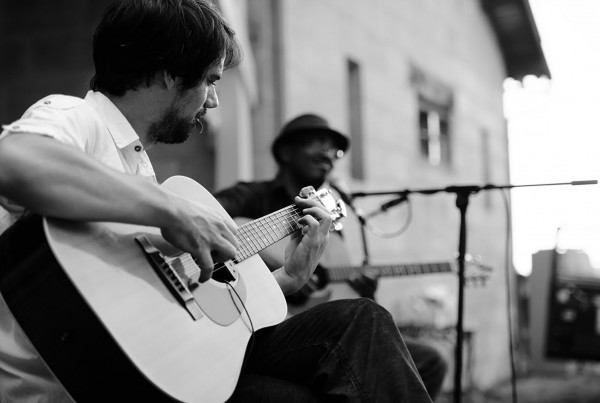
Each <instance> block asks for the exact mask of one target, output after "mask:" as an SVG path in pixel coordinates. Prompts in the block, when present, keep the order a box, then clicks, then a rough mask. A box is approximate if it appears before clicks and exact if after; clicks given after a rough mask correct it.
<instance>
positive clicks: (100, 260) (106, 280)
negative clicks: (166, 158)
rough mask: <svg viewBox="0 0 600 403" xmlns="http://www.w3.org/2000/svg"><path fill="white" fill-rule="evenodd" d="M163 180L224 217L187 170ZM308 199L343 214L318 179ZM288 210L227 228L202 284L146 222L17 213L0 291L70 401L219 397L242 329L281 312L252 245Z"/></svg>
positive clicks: (287, 218) (281, 225) (261, 242)
mask: <svg viewBox="0 0 600 403" xmlns="http://www.w3.org/2000/svg"><path fill="white" fill-rule="evenodd" d="M163 186H165V187H166V188H168V189H170V190H171V191H173V192H175V193H177V194H179V195H181V196H184V197H186V198H188V199H190V200H196V201H198V202H200V203H203V204H205V205H208V206H209V207H212V208H213V209H214V210H215V211H217V212H219V213H220V214H221V215H222V216H223V217H225V218H226V219H228V220H231V218H230V217H229V216H228V215H227V213H226V212H225V210H224V209H223V208H222V207H221V206H220V205H219V203H218V202H217V201H216V200H215V199H214V198H213V197H212V195H211V194H210V193H209V192H208V191H207V190H205V189H204V188H203V187H202V186H201V185H199V184H198V183H196V182H195V181H193V180H191V179H189V178H185V177H172V178H170V179H168V180H167V181H166V182H165V183H164V184H163ZM311 198H314V199H317V200H319V201H320V202H321V203H322V204H323V206H324V208H325V209H326V210H328V211H329V212H330V213H331V214H332V217H333V218H334V219H338V218H340V217H341V216H343V215H344V214H345V210H344V208H343V205H340V203H339V202H336V201H335V200H334V199H333V196H332V195H331V193H330V192H329V191H328V190H321V191H319V192H315V194H314V195H312V196H311ZM300 216H301V212H300V210H299V209H298V208H297V207H296V206H294V205H291V206H288V207H286V208H284V209H281V210H279V211H276V212H274V213H272V214H269V215H267V216H265V217H262V218H259V219H257V220H254V221H252V222H249V223H247V224H245V225H243V226H241V227H239V228H238V231H237V235H236V236H237V239H238V241H239V245H240V248H239V250H238V252H237V254H236V256H235V258H234V259H232V260H230V261H228V262H221V263H217V264H216V265H215V268H214V270H215V271H214V275H213V277H212V279H210V280H209V281H207V282H205V283H199V282H198V277H199V273H200V269H199V268H198V266H197V265H196V263H195V262H194V260H193V259H192V258H191V256H190V255H189V254H187V253H183V252H181V251H179V250H177V249H175V248H174V247H173V246H172V245H170V244H169V243H167V242H166V241H165V240H164V239H163V238H162V237H161V236H160V231H159V229H158V228H154V227H145V226H139V225H130V224H120V223H107V222H94V223H92V222H73V221H66V220H59V219H51V218H44V217H40V216H29V217H27V218H25V219H22V220H20V221H18V222H17V223H16V224H14V225H13V226H12V227H11V228H9V229H8V230H7V231H5V233H4V234H3V235H2V237H0V291H1V292H2V296H3V297H4V299H5V301H6V303H7V304H8V306H9V308H10V309H11V312H12V313H13V315H14V316H15V318H16V319H17V321H18V322H19V324H20V326H21V327H22V329H23V330H24V331H25V333H26V334H27V336H28V337H29V339H30V341H31V342H32V343H33V345H34V346H35V347H36V349H37V350H38V352H39V353H40V355H41V357H42V358H43V359H44V361H45V362H46V363H47V364H48V366H49V367H50V369H51V370H52V371H53V373H54V374H55V375H56V377H57V378H58V379H59V380H60V381H61V383H62V384H63V386H64V387H65V388H66V389H67V391H68V392H69V393H70V394H71V396H72V397H73V398H74V399H75V401H86V402H90V401H91V402H109V401H116V400H119V401H147V402H153V403H154V402H162V401H182V402H203V403H210V402H222V401H225V400H227V398H228V397H229V396H230V395H231V394H232V393H233V390H234V388H235V385H236V383H237V379H238V377H239V374H240V371H241V366H242V362H243V359H244V355H245V352H246V346H247V343H248V341H249V338H250V336H251V335H252V333H253V332H254V331H255V330H257V329H260V328H263V327H266V326H270V325H274V324H277V323H279V322H280V321H282V320H283V319H284V318H285V317H286V303H285V299H284V296H283V294H282V292H281V290H280V288H279V286H278V284H277V282H276V281H275V279H274V277H273V276H272V275H271V273H270V271H269V270H268V269H267V267H266V266H265V264H264V263H263V261H262V260H261V258H260V257H259V256H258V255H257V253H258V252H259V251H260V250H262V249H264V248H266V247H267V246H269V245H270V244H272V243H274V242H277V241H279V240H280V239H283V238H284V237H286V236H288V235H290V234H292V233H293V232H294V231H296V230H298V229H299V228H300V225H299V224H298V219H299V218H300Z"/></svg>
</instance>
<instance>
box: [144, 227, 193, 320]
mask: <svg viewBox="0 0 600 403" xmlns="http://www.w3.org/2000/svg"><path fill="white" fill-rule="evenodd" d="M135 240H136V242H137V243H138V245H140V247H141V248H142V251H143V252H144V254H145V255H146V258H147V259H148V262H149V263H150V266H152V268H153V269H154V271H155V272H156V274H157V275H158V277H159V278H160V279H161V280H162V282H163V283H164V284H165V286H166V287H167V289H168V290H169V291H170V292H171V294H172V295H173V297H175V299H176V300H177V301H178V302H179V303H180V304H181V305H182V306H183V307H184V308H185V309H186V310H187V311H188V313H189V314H190V315H191V316H192V318H193V319H194V320H198V319H200V318H202V317H203V316H204V315H203V314H202V311H201V310H200V307H199V306H198V304H197V302H196V300H195V298H194V295H193V294H192V293H191V292H190V289H189V288H188V284H187V283H186V282H185V281H184V280H183V279H182V278H181V276H180V275H179V274H178V272H177V270H176V269H175V268H174V267H173V266H172V264H177V263H178V264H180V265H181V262H180V261H179V259H172V260H171V261H170V262H168V261H167V258H165V256H164V255H163V254H162V253H161V252H160V251H159V250H158V249H157V248H156V247H155V246H154V245H153V244H152V242H150V240H149V239H148V237H146V236H145V235H140V236H137V237H135Z"/></svg>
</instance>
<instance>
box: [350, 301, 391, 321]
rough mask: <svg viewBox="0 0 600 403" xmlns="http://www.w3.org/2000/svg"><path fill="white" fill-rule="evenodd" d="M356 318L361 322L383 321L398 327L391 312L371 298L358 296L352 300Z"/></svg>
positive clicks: (352, 309)
mask: <svg viewBox="0 0 600 403" xmlns="http://www.w3.org/2000/svg"><path fill="white" fill-rule="evenodd" d="M351 301H352V304H353V306H352V308H351V311H352V312H353V316H354V319H355V320H357V321H359V323H368V322H373V323H381V324H387V325H390V326H393V327H394V328H395V327H396V325H395V323H394V319H393V318H392V315H391V313H390V312H389V311H388V310H387V309H385V308H384V307H382V306H381V305H379V304H378V303H376V302H374V301H373V300H371V299H369V298H356V299H353V300H351Z"/></svg>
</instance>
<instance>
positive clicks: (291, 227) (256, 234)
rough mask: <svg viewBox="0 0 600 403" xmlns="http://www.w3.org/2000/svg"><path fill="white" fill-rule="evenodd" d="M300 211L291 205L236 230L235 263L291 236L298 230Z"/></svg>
mask: <svg viewBox="0 0 600 403" xmlns="http://www.w3.org/2000/svg"><path fill="white" fill-rule="evenodd" d="M300 217H301V215H300V210H299V209H298V207H297V206H295V205H291V206H288V207H285V208H282V209H281V210H277V211H275V212H274V213H271V214H269V215H266V216H264V217H261V218H258V219H256V220H254V221H250V222H249V223H246V224H244V225H242V226H241V227H239V228H238V232H237V239H238V242H239V249H238V251H237V254H236V255H235V261H236V262H241V261H243V260H245V259H248V258H249V257H251V256H254V255H255V254H256V253H258V252H260V251H261V250H263V249H265V248H267V247H268V246H271V245H273V244H274V243H275V242H277V241H280V240H282V239H283V238H285V237H286V236H288V235H291V234H292V233H294V232H295V231H296V230H298V229H299V228H300V225H299V224H298V220H299V219H300Z"/></svg>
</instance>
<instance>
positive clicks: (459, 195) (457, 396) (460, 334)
mask: <svg viewBox="0 0 600 403" xmlns="http://www.w3.org/2000/svg"><path fill="white" fill-rule="evenodd" d="M597 183H598V181H597V180H584V181H572V182H560V183H540V184H528V185H492V184H487V185H484V186H477V185H469V186H447V187H445V188H438V189H420V190H410V189H404V190H399V191H389V192H357V193H353V194H352V197H366V196H382V195H398V196H400V197H401V198H402V197H406V196H408V195H409V194H412V193H418V194H424V195H431V194H435V193H439V192H446V193H454V194H456V207H457V208H458V210H459V213H460V229H459V236H458V258H457V260H458V280H459V281H458V285H459V286H458V315H457V320H456V345H455V351H454V352H455V354H454V360H455V369H454V391H453V392H454V402H455V403H460V401H461V397H462V386H461V382H462V358H463V338H464V330H463V311H464V286H465V284H464V283H465V255H466V246H467V225H466V222H467V221H466V215H467V207H468V205H469V196H470V195H472V194H476V193H478V192H480V191H482V190H492V189H512V188H516V187H532V186H555V185H593V184H597ZM509 336H510V337H512V335H509Z"/></svg>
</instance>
